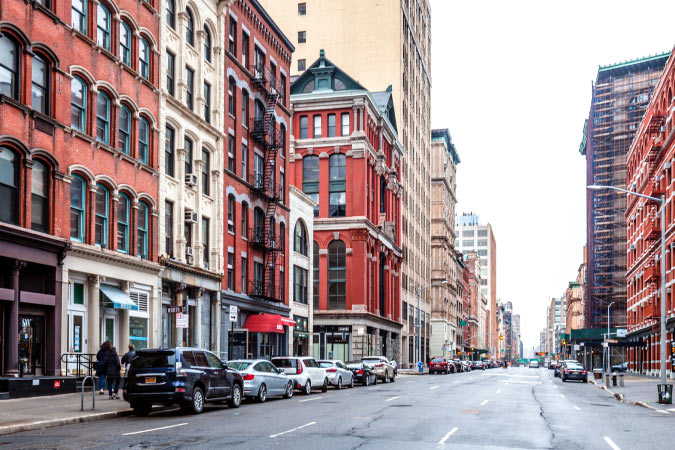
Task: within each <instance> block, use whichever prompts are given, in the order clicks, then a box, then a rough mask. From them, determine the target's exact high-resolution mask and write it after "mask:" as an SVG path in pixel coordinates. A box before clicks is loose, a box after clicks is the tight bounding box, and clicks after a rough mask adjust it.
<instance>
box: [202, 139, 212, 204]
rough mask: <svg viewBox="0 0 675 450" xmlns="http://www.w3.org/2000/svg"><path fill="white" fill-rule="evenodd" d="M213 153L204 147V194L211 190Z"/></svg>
mask: <svg viewBox="0 0 675 450" xmlns="http://www.w3.org/2000/svg"><path fill="white" fill-rule="evenodd" d="M210 174H211V153H209V151H208V150H206V149H205V148H202V194H204V195H209V194H210V192H211V175H210Z"/></svg>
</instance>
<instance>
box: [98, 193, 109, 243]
mask: <svg viewBox="0 0 675 450" xmlns="http://www.w3.org/2000/svg"><path fill="white" fill-rule="evenodd" d="M109 206H110V191H108V188H107V187H105V186H103V185H102V184H100V183H99V184H97V185H96V205H95V207H96V211H95V212H96V216H95V219H94V243H95V244H96V245H100V246H101V247H103V248H108V228H109V227H108V217H109V216H110V215H109Z"/></svg>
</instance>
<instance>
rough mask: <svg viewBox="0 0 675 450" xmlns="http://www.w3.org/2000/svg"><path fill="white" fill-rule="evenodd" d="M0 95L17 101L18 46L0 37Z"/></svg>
mask: <svg viewBox="0 0 675 450" xmlns="http://www.w3.org/2000/svg"><path fill="white" fill-rule="evenodd" d="M0 94H4V95H6V96H7V97H10V98H13V99H14V100H19V45H18V44H17V43H16V41H14V39H12V38H10V37H9V36H8V35H7V34H3V35H0Z"/></svg>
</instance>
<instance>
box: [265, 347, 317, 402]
mask: <svg viewBox="0 0 675 450" xmlns="http://www.w3.org/2000/svg"><path fill="white" fill-rule="evenodd" d="M272 364H274V365H275V366H277V367H278V368H280V369H283V370H284V372H286V375H288V377H289V378H290V379H291V380H292V381H293V384H294V387H295V388H296V389H299V390H300V391H301V392H302V393H303V394H305V395H309V394H311V393H312V389H321V391H322V392H326V391H328V377H327V376H326V369H323V368H321V367H319V364H318V363H317V362H316V361H315V360H314V358H310V357H308V356H297V357H296V356H280V357H277V358H272Z"/></svg>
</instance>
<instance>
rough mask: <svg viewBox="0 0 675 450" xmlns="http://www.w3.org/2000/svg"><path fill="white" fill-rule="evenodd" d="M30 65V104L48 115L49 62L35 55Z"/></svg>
mask: <svg viewBox="0 0 675 450" xmlns="http://www.w3.org/2000/svg"><path fill="white" fill-rule="evenodd" d="M32 66H33V74H32V78H33V80H32V85H31V106H32V107H33V109H34V110H35V111H38V112H41V113H42V114H46V115H49V63H48V62H47V60H45V59H44V58H42V57H41V56H40V55H35V56H33V64H32Z"/></svg>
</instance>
